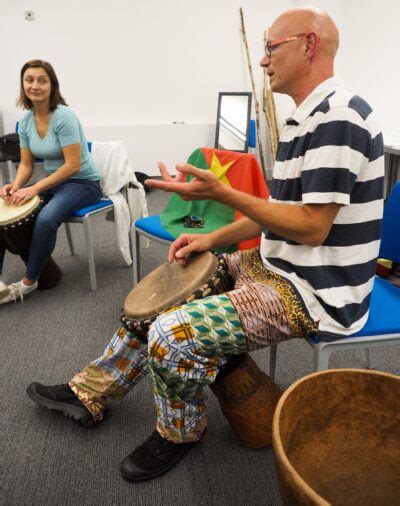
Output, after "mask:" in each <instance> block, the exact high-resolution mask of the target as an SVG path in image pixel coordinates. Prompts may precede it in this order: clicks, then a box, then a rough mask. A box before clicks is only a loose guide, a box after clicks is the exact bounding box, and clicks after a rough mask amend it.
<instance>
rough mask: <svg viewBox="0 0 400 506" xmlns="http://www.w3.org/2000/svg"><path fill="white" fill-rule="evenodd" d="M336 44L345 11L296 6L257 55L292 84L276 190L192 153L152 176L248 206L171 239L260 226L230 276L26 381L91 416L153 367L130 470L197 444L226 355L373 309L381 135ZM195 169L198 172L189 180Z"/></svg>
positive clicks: (221, 237) (349, 327)
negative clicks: (211, 227)
mask: <svg viewBox="0 0 400 506" xmlns="http://www.w3.org/2000/svg"><path fill="white" fill-rule="evenodd" d="M338 46H339V34H338V30H337V28H336V26H335V24H334V23H333V21H332V19H331V18H330V17H329V16H328V14H326V13H325V12H323V11H321V10H318V9H311V8H298V9H293V10H290V11H287V12H285V13H284V14H282V15H281V16H279V18H278V19H277V20H276V21H275V22H274V23H273V24H272V26H271V28H270V30H269V35H268V43H267V46H266V54H265V56H264V57H263V59H262V60H261V65H262V66H263V67H265V68H266V69H267V72H268V74H269V76H270V80H271V86H272V89H273V91H275V92H277V93H285V94H287V95H289V96H290V97H292V98H293V100H294V102H295V105H296V109H295V110H294V112H293V114H292V115H291V117H290V118H288V119H287V120H286V124H285V126H284V128H283V130H282V133H281V137H280V143H279V148H278V153H277V160H276V164H275V167H274V178H273V181H272V185H271V197H270V198H269V200H268V201H263V200H261V199H259V198H256V197H253V196H251V195H248V194H244V193H241V192H239V191H237V190H234V189H232V188H231V187H229V186H227V185H224V184H222V183H221V182H220V181H218V179H217V178H216V177H215V176H214V174H212V173H211V172H210V171H204V170H199V169H196V168H195V167H192V166H190V165H186V164H184V165H182V164H178V165H177V171H178V175H177V177H175V178H172V177H171V176H170V175H169V173H168V170H167V168H166V167H165V165H164V164H162V163H160V165H159V166H160V170H161V173H162V175H163V178H164V181H153V180H151V181H148V184H149V185H150V186H153V187H155V188H160V189H163V190H165V191H168V192H176V193H178V194H179V195H181V197H182V198H184V199H188V200H190V199H193V200H195V199H211V200H215V201H217V202H221V203H223V204H226V205H228V206H231V207H232V208H234V209H236V210H238V211H240V212H241V213H242V214H243V215H244V218H243V219H241V220H240V221H238V222H235V223H234V224H231V225H229V226H227V227H224V228H222V229H220V230H217V231H215V232H212V233H210V234H204V235H191V234H184V235H182V236H181V237H179V238H178V239H177V240H176V241H175V242H174V243H173V244H172V245H171V248H170V251H169V261H170V262H173V261H177V262H178V263H181V264H185V263H186V262H187V261H190V260H189V259H188V256H189V255H190V254H191V253H193V252H200V251H206V250H210V249H215V248H216V247H218V246H224V245H229V244H236V243H238V242H240V241H243V240H246V239H250V238H252V237H256V236H259V235H260V234H262V242H261V247H260V249H256V250H250V251H246V252H237V253H234V254H233V255H227V256H226V260H227V263H228V269H229V274H230V276H231V277H232V278H233V279H234V281H235V287H234V289H233V290H232V291H230V292H227V293H226V294H223V295H219V296H213V297H209V298H207V299H203V300H202V301H194V302H192V303H190V304H186V305H184V306H181V307H180V308H178V309H177V310H175V311H172V312H169V313H168V314H166V315H161V316H160V317H158V318H157V320H156V321H155V322H154V323H153V324H152V325H151V327H150V331H149V334H148V340H147V341H146V340H143V339H142V338H140V337H139V336H137V335H135V334H134V333H132V332H130V331H129V330H127V329H126V328H124V327H121V328H119V329H118V331H117V332H116V334H115V336H114V337H113V339H112V340H111V342H110V344H109V346H108V347H107V348H106V350H105V352H104V354H103V356H102V357H100V358H99V359H98V360H96V361H94V362H92V363H91V364H89V365H88V366H87V367H86V368H85V369H83V371H81V372H80V373H79V374H77V375H76V376H75V377H74V378H73V379H72V380H71V381H70V382H69V384H66V385H59V386H44V385H40V384H39V383H32V384H31V385H30V386H29V387H28V394H29V396H30V397H31V398H32V399H33V400H34V401H35V402H36V403H38V404H39V405H41V406H43V407H47V408H50V409H53V410H57V411H60V412H62V413H63V414H64V415H68V416H70V417H72V418H74V419H75V420H77V421H79V422H80V423H81V425H84V426H93V425H94V424H95V423H98V422H100V421H101V419H102V417H103V413H104V411H105V408H106V401H107V400H108V399H120V398H122V397H123V396H124V395H125V394H126V393H127V392H128V391H129V390H130V389H131V388H132V387H133V386H134V385H135V384H136V383H137V382H138V381H139V380H140V379H141V378H142V377H143V376H144V375H145V374H146V373H147V372H148V371H149V372H150V375H151V380H152V383H153V388H154V396H155V403H156V406H157V426H156V430H155V431H154V432H153V433H152V434H151V435H150V437H149V438H148V439H147V440H146V441H145V442H144V443H143V444H141V445H140V446H139V447H137V448H136V449H135V450H134V451H133V452H132V453H131V454H130V455H128V456H127V457H126V458H125V459H124V460H123V462H122V464H121V473H122V475H123V476H124V478H126V479H128V480H130V481H143V480H148V479H152V478H155V477H157V476H159V475H161V474H163V473H165V472H167V471H168V470H169V469H171V468H172V467H174V466H175V465H176V464H177V463H178V462H179V461H180V459H181V458H182V457H183V456H184V455H185V454H186V453H187V452H188V450H190V448H192V447H193V446H194V445H196V444H198V442H199V441H200V440H201V439H202V437H203V435H204V433H205V429H206V418H205V412H206V408H205V403H204V401H205V394H204V387H205V386H206V385H210V384H211V383H213V381H215V378H216V376H217V373H218V371H219V370H220V368H221V367H223V366H224V364H225V363H226V362H227V360H228V359H229V358H231V357H233V356H234V355H237V354H241V353H243V352H244V351H251V350H254V349H259V348H262V347H265V346H268V345H271V344H276V343H278V342H281V341H284V340H287V339H291V338H294V337H297V338H304V337H307V336H309V335H310V334H312V333H315V332H316V331H317V330H318V333H319V336H320V337H322V338H325V339H328V340H329V339H335V338H339V337H343V336H346V335H349V334H352V333H354V332H357V331H358V330H359V329H361V328H362V326H363V325H364V324H365V322H366V320H367V318H368V309H369V301H370V294H371V289H372V285H373V280H374V272H375V265H376V258H377V255H378V250H379V240H380V222H381V217H382V207H383V206H382V194H383V142H382V135H381V133H380V131H379V129H378V128H377V126H376V125H375V122H374V115H373V113H372V110H371V108H370V107H369V105H368V104H367V103H366V102H365V101H364V100H363V99H361V98H360V97H358V96H356V95H353V94H352V93H350V92H348V91H346V90H345V89H344V88H343V86H342V85H341V83H340V82H339V81H338V80H337V79H335V78H334V77H333V62H334V57H335V55H336V51H337V49H338ZM187 175H193V176H194V178H193V179H192V180H191V181H190V182H186V176H187ZM205 302H206V303H207V305H205V304H204V303H205ZM210 308H213V310H211V309H210ZM214 316H215V318H214ZM160 350H161V352H160Z"/></svg>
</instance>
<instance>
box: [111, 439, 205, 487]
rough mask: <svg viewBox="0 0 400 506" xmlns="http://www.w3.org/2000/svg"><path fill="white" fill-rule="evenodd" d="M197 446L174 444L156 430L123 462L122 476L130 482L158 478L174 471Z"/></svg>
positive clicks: (192, 444)
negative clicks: (183, 458)
mask: <svg viewBox="0 0 400 506" xmlns="http://www.w3.org/2000/svg"><path fill="white" fill-rule="evenodd" d="M195 444H196V442H194V443H182V444H177V443H172V442H171V441H168V440H167V439H164V438H163V437H161V436H160V434H159V433H158V432H157V431H156V430H155V431H154V432H153V433H152V434H151V436H150V437H149V438H148V439H146V441H145V442H144V443H142V444H141V445H140V446H138V447H137V448H136V449H135V450H133V452H132V453H131V454H130V455H128V456H127V457H125V459H124V460H123V461H122V462H121V467H120V470H121V474H122V476H123V477H124V478H125V479H126V480H129V481H146V480H151V479H153V478H157V477H158V476H161V475H162V474H164V473H166V472H167V471H169V470H170V469H172V468H173V467H174V466H175V465H176V464H177V463H178V462H179V461H180V460H181V458H182V457H183V456H184V455H185V453H187V452H188V451H189V450H190V449H191V448H193V446H194V445H195Z"/></svg>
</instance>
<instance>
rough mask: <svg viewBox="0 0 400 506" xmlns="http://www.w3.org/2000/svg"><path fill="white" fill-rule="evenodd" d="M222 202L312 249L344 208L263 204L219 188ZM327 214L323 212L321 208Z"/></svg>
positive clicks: (317, 205)
mask: <svg viewBox="0 0 400 506" xmlns="http://www.w3.org/2000/svg"><path fill="white" fill-rule="evenodd" d="M216 200H218V202H221V203H223V204H225V205H227V206H230V207H232V208H234V209H236V210H238V211H240V212H241V213H243V214H244V215H245V216H247V217H248V218H250V220H252V221H253V222H255V223H258V224H259V226H260V227H261V229H262V228H267V229H268V230H269V231H271V232H273V233H275V234H277V235H280V236H282V237H285V238H287V239H291V240H293V241H296V242H299V243H300V244H307V245H310V246H317V245H318V244H321V242H322V241H323V240H324V238H325V237H326V235H327V233H328V232H329V230H330V227H331V225H332V222H333V220H334V217H335V216H336V213H337V212H338V210H339V208H340V206H339V205H336V204H313V205H308V206H307V205H290V204H281V203H274V202H268V201H265V200H262V199H260V198H258V197H254V196H252V195H248V194H246V193H242V192H239V191H237V190H234V189H232V188H228V187H226V186H225V185H221V186H220V187H219V193H218V195H217V197H216ZM322 207H324V208H325V209H324V211H323V212H321V208H322ZM328 207H329V209H328Z"/></svg>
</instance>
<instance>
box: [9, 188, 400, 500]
mask: <svg viewBox="0 0 400 506" xmlns="http://www.w3.org/2000/svg"><path fill="white" fill-rule="evenodd" d="M167 199H168V196H166V195H164V194H162V193H160V192H155V191H154V192H151V193H149V194H148V203H149V209H150V211H151V212H152V213H157V212H158V211H159V210H160V209H162V208H163V207H164V206H165V203H166V200H167ZM72 229H73V236H74V239H75V243H76V249H77V253H78V256H75V257H71V256H70V254H69V250H68V247H67V241H66V236H65V231H64V230H63V229H62V230H60V233H59V238H58V243H57V247H56V251H55V254H54V256H55V259H56V260H57V262H58V263H59V264H60V265H61V266H62V268H63V270H64V279H63V281H62V283H61V284H60V285H59V286H58V287H57V288H55V289H53V290H50V291H47V292H40V293H39V292H36V293H35V294H34V295H32V296H31V297H27V298H26V300H25V301H24V303H23V304H10V305H7V306H0V328H1V342H2V359H1V363H0V368H1V369H0V371H1V378H2V380H1V385H0V389H1V427H0V428H1V438H2V448H1V457H0V458H1V459H2V461H1V462H0V464H1V471H0V472H1V473H2V475H1V490H0V504H2V505H7V506H10V505H38V506H39V505H68V506H69V505H78V504H79V505H81V504H82V505H131V504H137V505H153V504H165V505H174V506H178V505H183V504H188V503H190V504H192V505H199V506H200V505H214V504H215V505H217V504H218V505H220V504H244V503H247V504H249V505H253V504H254V505H255V504H263V505H280V504H281V502H280V498H279V493H278V485H277V479H276V474H275V467H274V461H273V452H272V449H271V448H268V449H262V450H252V449H248V448H245V447H243V446H242V445H241V444H240V443H239V442H238V441H237V439H236V438H235V436H234V435H233V433H232V432H231V430H230V428H229V426H228V425H227V422H226V421H225V419H224V417H223V415H222V414H221V412H220V409H219V406H218V404H217V402H216V401H215V399H214V398H213V397H212V394H210V397H209V402H208V420H209V430H208V433H207V436H206V438H205V439H204V441H202V442H201V444H199V445H198V446H197V447H195V448H194V449H193V450H192V451H191V452H190V453H189V454H188V455H187V456H186V457H185V458H184V460H183V461H182V462H181V463H180V464H179V465H178V466H177V467H176V468H175V469H173V470H172V471H171V472H169V473H168V474H166V475H165V476H163V477H160V478H159V479H156V480H153V481H150V482H146V483H141V484H130V483H127V482H126V481H124V480H123V479H122V478H121V477H120V475H119V471H118V465H119V462H120V461H121V460H122V459H123V458H124V457H125V455H126V454H127V453H129V452H130V451H131V450H132V449H133V448H134V447H135V446H136V445H137V444H139V443H140V442H141V441H143V440H144V439H145V438H146V437H147V436H148V435H149V433H150V432H151V431H152V430H153V428H154V423H155V412H154V408H153V402H152V396H151V390H150V388H149V387H150V385H149V382H148V380H147V379H145V380H144V381H143V382H142V383H140V384H139V385H138V386H137V387H136V388H135V390H134V391H133V392H131V394H130V395H129V396H128V397H127V398H125V399H124V400H122V401H121V402H119V403H114V404H113V405H112V406H111V410H110V416H109V418H108V419H107V420H106V421H105V422H104V423H102V424H101V425H100V426H98V427H97V428H96V429H94V430H85V429H82V428H80V427H78V426H76V425H75V424H74V423H73V422H72V421H71V420H68V419H66V418H64V417H61V416H59V415H58V414H56V413H53V412H49V411H42V410H41V409H39V408H38V407H37V406H35V405H34V404H33V403H32V402H31V401H30V400H29V399H28V397H27V396H26V394H25V389H26V386H27V385H28V384H29V383H30V382H31V381H40V382H43V383H45V384H57V383H64V382H66V381H67V380H68V379H69V378H70V377H71V376H72V375H73V374H74V373H75V372H77V371H78V370H80V369H81V368H82V367H83V366H84V365H85V364H86V363H87V362H88V361H89V360H92V359H93V358H95V357H97V356H99V355H100V354H101V352H102V350H103V348H104V347H105V345H106V343H107V342H108V339H109V337H110V335H111V333H112V332H113V331H114V329H115V328H116V326H117V325H118V315H119V309H120V307H121V305H122V303H123V301H124V299H125V297H126V295H127V293H128V292H129V291H130V289H131V286H132V273H131V268H127V267H125V266H124V265H123V262H122V260H121V259H120V258H119V256H118V254H117V253H116V252H115V235H114V225H113V224H112V223H110V222H107V221H105V220H104V219H103V218H99V219H98V220H96V223H95V226H94V236H95V255H96V266H97V278H98V286H99V288H98V290H97V292H95V293H93V292H91V291H90V286H89V275H88V269H87V262H86V256H85V249H84V241H83V233H82V230H81V229H82V227H80V226H79V225H72ZM166 252H167V248H166V247H163V246H160V245H158V244H156V243H152V245H151V247H150V248H149V249H147V250H143V253H142V274H143V275H144V274H146V273H148V272H150V271H151V270H152V269H154V268H155V267H156V266H157V265H159V264H160V263H161V262H162V261H164V259H165V255H166ZM22 273H23V265H22V263H21V262H20V261H19V259H18V258H17V257H14V256H12V255H9V254H8V255H7V256H6V262H5V266H4V275H3V279H4V281H7V282H11V281H15V280H17V279H20V277H21V275H22ZM254 356H255V359H256V361H257V362H258V363H259V365H260V366H261V367H263V368H265V366H266V362H267V357H268V352H267V351H264V350H263V351H260V352H258V353H256V354H254ZM372 358H373V365H374V366H375V367H376V368H377V369H381V370H384V371H388V372H392V373H396V374H398V373H399V369H400V366H399V364H400V350H399V349H395V348H392V349H386V350H385V349H379V350H375V351H373V352H372ZM331 367H361V368H363V367H365V357H364V354H363V353H362V352H352V353H347V354H344V353H337V354H336V355H334V356H333V358H332V360H331ZM310 372H312V354H311V351H310V349H309V348H308V346H307V345H306V344H305V343H303V342H301V341H299V340H293V341H289V342H287V343H284V344H282V345H280V346H279V350H278V367H277V380H278V382H279V384H280V385H281V386H282V387H284V388H285V387H287V386H288V385H290V384H291V383H293V381H295V380H296V379H298V378H300V377H302V376H304V375H305V374H308V373H310Z"/></svg>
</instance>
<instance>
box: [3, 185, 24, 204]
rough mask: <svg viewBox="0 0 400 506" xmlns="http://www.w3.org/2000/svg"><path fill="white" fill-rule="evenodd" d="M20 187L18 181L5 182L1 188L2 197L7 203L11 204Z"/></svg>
mask: <svg viewBox="0 0 400 506" xmlns="http://www.w3.org/2000/svg"><path fill="white" fill-rule="evenodd" d="M19 189H20V186H19V185H18V184H16V183H9V184H5V185H4V186H3V188H1V190H0V197H1V198H2V199H4V201H5V202H7V204H10V199H11V196H12V195H13V194H14V193H15V192H16V191H18V190H19Z"/></svg>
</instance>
